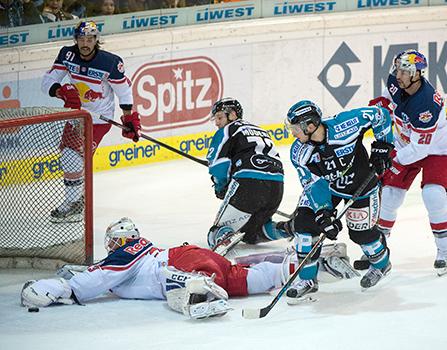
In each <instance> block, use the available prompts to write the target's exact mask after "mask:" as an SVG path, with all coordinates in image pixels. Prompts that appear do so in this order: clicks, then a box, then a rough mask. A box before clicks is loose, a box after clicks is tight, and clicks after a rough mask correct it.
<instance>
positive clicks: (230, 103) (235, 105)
mask: <svg viewBox="0 0 447 350" xmlns="http://www.w3.org/2000/svg"><path fill="white" fill-rule="evenodd" d="M221 111H222V112H225V113H227V115H228V114H230V113H231V112H232V111H234V113H236V117H237V118H238V119H242V115H243V109H242V105H241V104H240V103H239V101H238V100H236V99H235V98H231V97H225V98H223V99H221V100H219V101H217V102H216V103H214V105H213V108H212V109H211V118H213V117H214V115H215V114H216V113H217V112H221Z"/></svg>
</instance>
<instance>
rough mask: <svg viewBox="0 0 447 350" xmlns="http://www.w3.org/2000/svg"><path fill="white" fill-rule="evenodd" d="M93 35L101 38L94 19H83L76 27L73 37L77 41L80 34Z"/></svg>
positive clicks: (97, 38)
mask: <svg viewBox="0 0 447 350" xmlns="http://www.w3.org/2000/svg"><path fill="white" fill-rule="evenodd" d="M87 35H93V36H95V37H96V40H99V29H98V26H97V25H96V23H95V22H94V21H81V22H79V23H78V24H77V25H76V27H75V28H74V32H73V38H74V40H75V41H76V40H77V39H78V37H80V36H87Z"/></svg>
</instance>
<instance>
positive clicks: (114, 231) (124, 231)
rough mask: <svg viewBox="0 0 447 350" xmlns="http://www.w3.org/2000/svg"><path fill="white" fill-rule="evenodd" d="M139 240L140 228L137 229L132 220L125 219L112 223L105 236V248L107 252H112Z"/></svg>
mask: <svg viewBox="0 0 447 350" xmlns="http://www.w3.org/2000/svg"><path fill="white" fill-rule="evenodd" d="M137 238H140V232H139V231H138V228H136V226H135V224H134V223H133V222H132V220H131V219H129V218H126V217H124V218H121V219H119V220H118V221H115V222H112V223H111V224H110V225H109V227H107V230H106V234H105V236H104V247H105V248H106V250H107V252H112V251H114V250H116V249H118V248H119V247H122V246H123V245H125V244H126V243H128V242H130V241H132V240H134V239H137Z"/></svg>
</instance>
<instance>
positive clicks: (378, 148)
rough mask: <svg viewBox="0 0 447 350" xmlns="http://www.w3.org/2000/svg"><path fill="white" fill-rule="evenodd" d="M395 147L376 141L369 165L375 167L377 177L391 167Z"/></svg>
mask: <svg viewBox="0 0 447 350" xmlns="http://www.w3.org/2000/svg"><path fill="white" fill-rule="evenodd" d="M393 149H394V146H393V145H392V144H391V143H388V142H384V141H374V142H373V143H372V145H371V156H370V157H369V163H370V164H371V165H372V166H373V167H374V169H375V171H376V173H377V175H382V174H383V173H384V172H385V170H387V169H389V168H390V167H391V164H392V163H393V159H392V157H391V152H392V151H393Z"/></svg>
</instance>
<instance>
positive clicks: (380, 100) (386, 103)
mask: <svg viewBox="0 0 447 350" xmlns="http://www.w3.org/2000/svg"><path fill="white" fill-rule="evenodd" d="M368 106H377V107H382V108H385V109H386V110H388V112H390V115H393V102H392V101H391V100H389V99H387V98H386V97H383V96H379V97H376V98H375V99H373V100H371V101H369V103H368Z"/></svg>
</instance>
